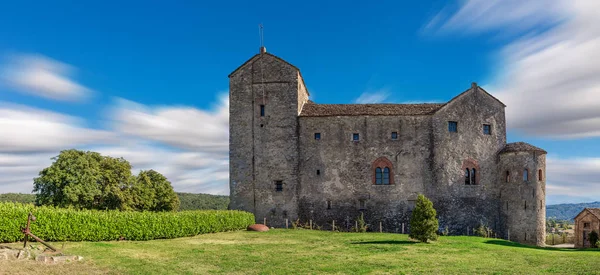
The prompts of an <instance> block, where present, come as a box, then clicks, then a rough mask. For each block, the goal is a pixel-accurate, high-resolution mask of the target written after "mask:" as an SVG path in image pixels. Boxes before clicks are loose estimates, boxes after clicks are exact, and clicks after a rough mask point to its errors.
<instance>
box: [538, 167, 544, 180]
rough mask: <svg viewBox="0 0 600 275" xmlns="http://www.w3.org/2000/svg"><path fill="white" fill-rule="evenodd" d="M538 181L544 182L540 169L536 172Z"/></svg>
mask: <svg viewBox="0 0 600 275" xmlns="http://www.w3.org/2000/svg"><path fill="white" fill-rule="evenodd" d="M538 180H539V181H543V180H544V175H542V169H540V170H538Z"/></svg>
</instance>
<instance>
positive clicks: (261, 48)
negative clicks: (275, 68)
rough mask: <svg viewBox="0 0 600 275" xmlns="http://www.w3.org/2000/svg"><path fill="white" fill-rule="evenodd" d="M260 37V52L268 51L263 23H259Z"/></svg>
mask: <svg viewBox="0 0 600 275" xmlns="http://www.w3.org/2000/svg"><path fill="white" fill-rule="evenodd" d="M258 37H259V39H260V53H265V52H267V48H265V33H264V30H263V24H258Z"/></svg>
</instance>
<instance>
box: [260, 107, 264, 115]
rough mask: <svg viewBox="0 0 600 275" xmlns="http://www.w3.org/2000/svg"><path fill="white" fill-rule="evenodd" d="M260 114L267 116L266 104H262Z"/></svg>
mask: <svg viewBox="0 0 600 275" xmlns="http://www.w3.org/2000/svg"><path fill="white" fill-rule="evenodd" d="M260 116H265V105H260Z"/></svg>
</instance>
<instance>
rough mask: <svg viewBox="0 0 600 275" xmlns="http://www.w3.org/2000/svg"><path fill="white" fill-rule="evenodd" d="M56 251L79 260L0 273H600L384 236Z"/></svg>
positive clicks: (596, 264) (512, 249) (558, 252)
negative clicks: (80, 258) (81, 259)
mask: <svg viewBox="0 0 600 275" xmlns="http://www.w3.org/2000/svg"><path fill="white" fill-rule="evenodd" d="M13 245H14V246H17V245H18V244H13ZM56 245H57V246H59V247H60V246H62V243H56ZM64 251H65V252H66V253H69V254H75V255H81V256H83V257H84V260H83V261H82V262H78V263H70V264H59V265H52V266H48V265H41V264H38V263H35V262H33V261H26V262H22V261H20V262H7V261H0V273H6V274H19V273H22V274H33V273H35V274H38V273H39V274H42V273H43V274H104V273H112V274H206V273H211V274H212V273H221V274H321V273H333V274H431V273H434V274H474V273H476V274H535V273H558V274H600V250H573V249H554V248H535V247H528V246H522V245H518V244H515V243H511V242H507V241H504V240H497V239H484V238H479V237H441V238H440V240H439V241H437V242H434V243H430V244H423V243H414V242H412V241H410V240H408V237H407V235H400V234H386V233H332V232H326V231H310V230H271V231H269V232H265V233H258V232H247V231H238V232H226V233H216V234H206V235H200V236H196V237H191V238H180V239H174V240H154V241H145V242H141V241H140V242H129V241H121V242H98V243H92V242H82V243H65V244H64Z"/></svg>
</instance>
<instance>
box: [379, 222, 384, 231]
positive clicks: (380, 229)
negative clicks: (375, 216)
mask: <svg viewBox="0 0 600 275" xmlns="http://www.w3.org/2000/svg"><path fill="white" fill-rule="evenodd" d="M382 232H383V229H382V228H381V222H379V233H382Z"/></svg>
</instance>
